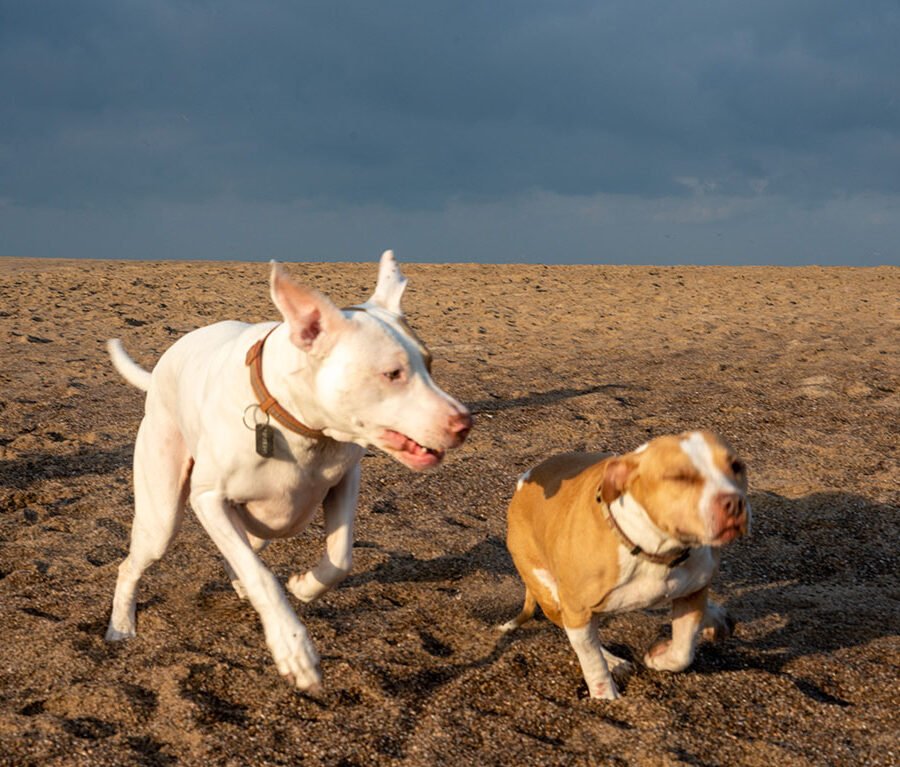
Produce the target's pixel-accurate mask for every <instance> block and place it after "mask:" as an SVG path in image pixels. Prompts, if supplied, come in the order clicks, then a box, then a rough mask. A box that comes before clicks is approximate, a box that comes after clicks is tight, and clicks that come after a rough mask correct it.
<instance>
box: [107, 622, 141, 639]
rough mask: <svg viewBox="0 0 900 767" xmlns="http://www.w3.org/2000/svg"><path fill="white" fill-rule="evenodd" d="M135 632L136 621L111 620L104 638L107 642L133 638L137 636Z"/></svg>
mask: <svg viewBox="0 0 900 767" xmlns="http://www.w3.org/2000/svg"><path fill="white" fill-rule="evenodd" d="M135 633H136V631H135V626H134V621H129V620H122V621H114V620H110V622H109V626H108V627H107V629H106V636H105V637H104V638H105V639H106V641H107V642H121V641H122V640H123V639H132V638H133V637H134V636H135Z"/></svg>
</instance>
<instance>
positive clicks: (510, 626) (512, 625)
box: [494, 618, 520, 634]
mask: <svg viewBox="0 0 900 767" xmlns="http://www.w3.org/2000/svg"><path fill="white" fill-rule="evenodd" d="M519 625H520V624H519V622H518V621H517V620H516V619H515V618H513V619H512V620H511V621H506V623H498V624H497V625H496V626H494V631H499V632H500V633H501V634H508V633H509V632H510V631H515V630H516V629H517V628H519Z"/></svg>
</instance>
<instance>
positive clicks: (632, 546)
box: [597, 492, 691, 567]
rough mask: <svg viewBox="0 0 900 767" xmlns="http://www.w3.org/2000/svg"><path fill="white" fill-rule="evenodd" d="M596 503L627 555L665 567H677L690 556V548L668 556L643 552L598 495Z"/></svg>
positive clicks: (677, 550)
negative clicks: (626, 550)
mask: <svg viewBox="0 0 900 767" xmlns="http://www.w3.org/2000/svg"><path fill="white" fill-rule="evenodd" d="M597 502H598V503H599V504H600V510H601V511H602V512H603V517H604V519H606V521H607V523H608V524H609V526H610V528H612V531H613V532H614V533H615V534H616V536H618V538H619V540H620V541H621V542H622V545H623V546H624V547H625V548H626V549H628V553H629V554H631V556H633V557H641V558H642V559H646V560H647V561H648V562H653V564H655V565H665V566H666V567H677V566H678V565H680V564H682V563H683V562H684V561H685V560H686V559H687V558H688V557H689V556H690V555H691V549H690V547H687V546H686V547H685V548H683V549H676V550H675V551H671V552H669V553H668V554H651V553H650V552H649V551H644V549H642V548H641V547H640V546H638V545H637V544H636V543H635V542H634V541H632V540H631V538H629V537H628V536H627V535H626V534H625V531H624V530H623V529H622V528H621V527H620V526H619V523H618V522H617V521H616V518H615V517H614V516H613V513H612V509H610V507H609V504H607V503H606V501H604V500H603V498H601V497H600V493H599V492H598V493H597Z"/></svg>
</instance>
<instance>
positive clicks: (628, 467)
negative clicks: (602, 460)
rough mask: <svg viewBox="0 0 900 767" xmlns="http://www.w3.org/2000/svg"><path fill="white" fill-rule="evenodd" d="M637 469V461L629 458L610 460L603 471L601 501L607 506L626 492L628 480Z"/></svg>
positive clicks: (621, 457) (622, 457)
mask: <svg viewBox="0 0 900 767" xmlns="http://www.w3.org/2000/svg"><path fill="white" fill-rule="evenodd" d="M635 469H637V461H636V460H635V459H634V458H630V457H628V456H620V457H617V458H610V459H609V460H608V461H607V462H606V466H605V467H604V470H603V482H601V484H600V492H599V493H598V495H599V496H600V499H601V500H602V501H603V502H604V503H605V504H607V505H609V504H611V503H612V502H613V501H614V500H616V498H618V497H619V496H620V495H622V494H623V493H624V492H625V489H626V488H627V486H628V480H629V479H630V478H631V475H632V474H633V473H634V470H635Z"/></svg>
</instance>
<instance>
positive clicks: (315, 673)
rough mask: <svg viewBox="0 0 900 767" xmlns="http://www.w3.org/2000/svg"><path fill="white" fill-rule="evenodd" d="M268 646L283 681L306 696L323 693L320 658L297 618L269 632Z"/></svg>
mask: <svg viewBox="0 0 900 767" xmlns="http://www.w3.org/2000/svg"><path fill="white" fill-rule="evenodd" d="M266 644H268V645H269V650H270V651H271V652H272V658H273V659H274V660H275V666H276V668H277V669H278V673H280V674H281V675H282V676H283V677H285V678H286V679H287V680H288V681H289V682H290V683H291V684H293V685H294V686H295V687H297V688H299V689H300V690H303V691H304V692H310V693H316V692H318V691H319V690H320V689H321V684H322V673H321V672H320V671H319V654H318V653H317V652H316V648H315V647H313V643H312V642H311V641H310V638H309V634H307V632H306V628H305V627H304V626H303V624H302V623H300V621H299V620H297V619H296V618H295V619H294V620H291V621H285V622H284V623H283V624H280V625H276V626H272V627H271V628H268V627H267V629H266Z"/></svg>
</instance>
